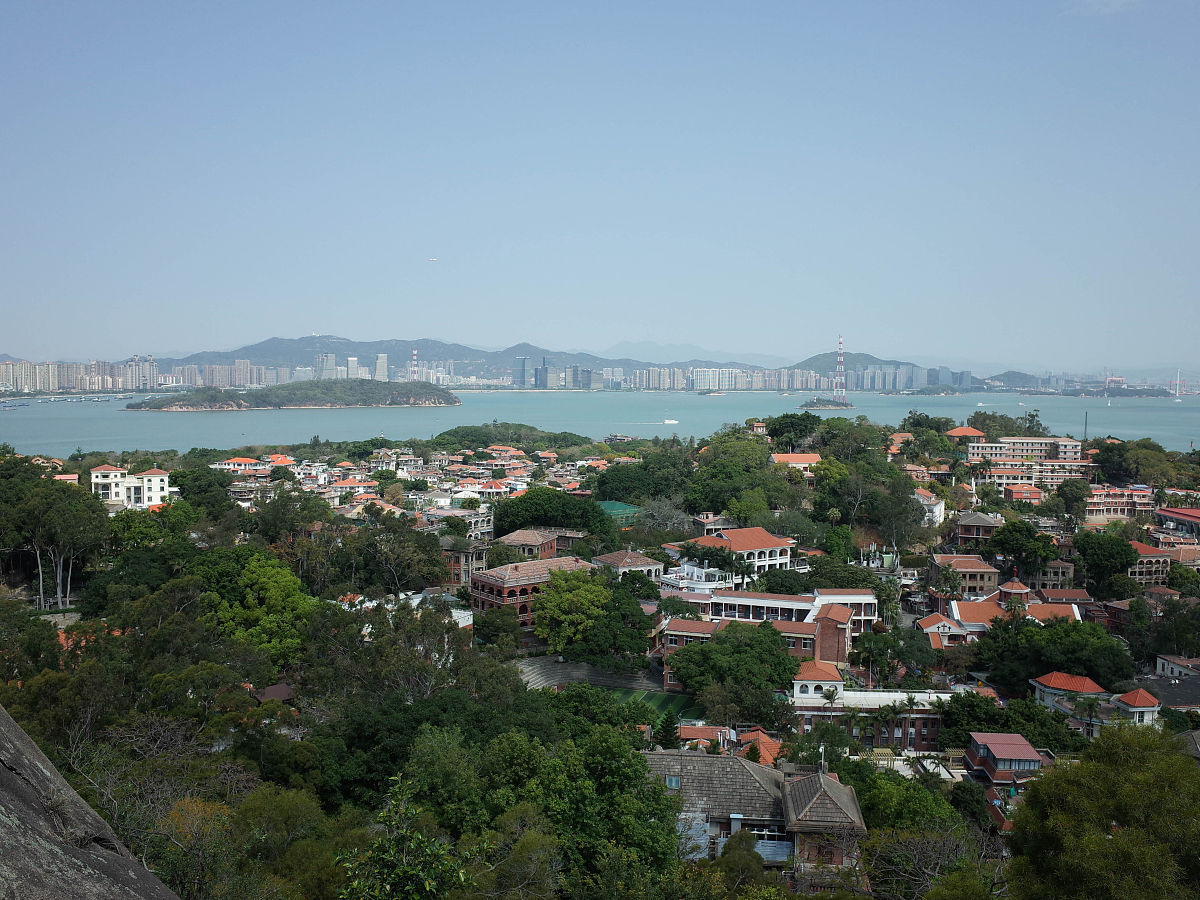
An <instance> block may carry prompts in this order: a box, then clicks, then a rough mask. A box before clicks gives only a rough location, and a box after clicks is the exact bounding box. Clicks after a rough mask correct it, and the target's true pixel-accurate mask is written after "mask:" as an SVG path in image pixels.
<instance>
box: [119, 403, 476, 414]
mask: <svg viewBox="0 0 1200 900" xmlns="http://www.w3.org/2000/svg"><path fill="white" fill-rule="evenodd" d="M453 406H462V401H461V400H460V401H458V402H457V403H354V404H338V403H310V404H307V405H305V406H161V407H157V408H155V409H146V408H134V409H131V408H130V407H128V406H126V407H124V408H123V409H121V410H120V411H121V412H268V411H271V410H276V409H433V408H450V407H453Z"/></svg>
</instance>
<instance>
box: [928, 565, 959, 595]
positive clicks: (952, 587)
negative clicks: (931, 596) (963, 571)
mask: <svg viewBox="0 0 1200 900" xmlns="http://www.w3.org/2000/svg"><path fill="white" fill-rule="evenodd" d="M933 589H934V590H935V591H937V592H938V593H939V594H941V595H942V596H943V597H945V598H947V599H948V600H961V599H962V575H960V574H959V573H958V572H956V571H955V570H954V569H952V568H951V567H950V566H942V567H941V568H940V569H938V574H937V579H936V580H935V581H934V583H933Z"/></svg>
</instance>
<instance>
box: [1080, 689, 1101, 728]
mask: <svg viewBox="0 0 1200 900" xmlns="http://www.w3.org/2000/svg"><path fill="white" fill-rule="evenodd" d="M1099 714H1100V698H1099V697H1096V696H1094V695H1089V696H1086V697H1080V696H1078V695H1076V699H1075V717H1076V718H1078V719H1079V721H1080V722H1082V723H1083V730H1084V733H1085V734H1086V735H1087V736H1088V737H1095V736H1096V727H1095V726H1096V725H1097V724H1099Z"/></svg>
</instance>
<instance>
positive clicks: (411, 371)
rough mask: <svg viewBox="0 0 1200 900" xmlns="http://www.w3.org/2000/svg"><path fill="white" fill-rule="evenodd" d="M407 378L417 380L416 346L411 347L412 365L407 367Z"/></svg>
mask: <svg viewBox="0 0 1200 900" xmlns="http://www.w3.org/2000/svg"><path fill="white" fill-rule="evenodd" d="M408 380H409V381H416V380H417V348H416V347H413V355H412V365H410V366H409V367H408Z"/></svg>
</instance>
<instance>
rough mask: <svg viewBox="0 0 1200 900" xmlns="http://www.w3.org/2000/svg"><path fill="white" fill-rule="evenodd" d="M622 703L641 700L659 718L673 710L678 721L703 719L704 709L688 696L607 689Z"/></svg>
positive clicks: (661, 692) (693, 698)
mask: <svg viewBox="0 0 1200 900" xmlns="http://www.w3.org/2000/svg"><path fill="white" fill-rule="evenodd" d="M608 690H609V691H611V693H612V694H613V695H614V696H615V697H616V698H617V699H618V700H620V701H621V702H622V703H627V702H629V701H630V700H641V701H642V702H643V703H648V704H649V705H650V706H652V707H653V708H654V711H655V712H656V713H658V714H659V716H661V715H662V714H663V713H665V712H666V711H667V710H668V709H670V710H674V711H675V715H676V716H678V717H679V718H680V719H703V718H704V708H703V707H702V706H701V705H700V704H699V703H697V702H696V698H695V697H693V696H691V695H690V694H668V693H665V692H663V691H631V690H629V689H627V688H608Z"/></svg>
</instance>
